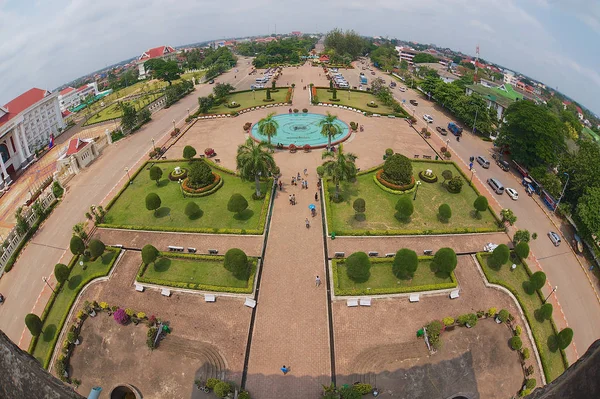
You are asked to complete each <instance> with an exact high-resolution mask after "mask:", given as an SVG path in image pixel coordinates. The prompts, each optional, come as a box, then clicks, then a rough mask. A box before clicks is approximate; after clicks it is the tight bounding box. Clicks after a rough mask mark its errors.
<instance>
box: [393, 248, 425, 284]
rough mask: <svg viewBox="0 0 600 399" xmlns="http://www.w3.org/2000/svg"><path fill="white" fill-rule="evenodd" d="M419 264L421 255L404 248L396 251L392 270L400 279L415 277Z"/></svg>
mask: <svg viewBox="0 0 600 399" xmlns="http://www.w3.org/2000/svg"><path fill="white" fill-rule="evenodd" d="M418 266H419V257H418V256H417V253H416V252H415V251H412V250H410V249H407V248H402V249H401V250H399V251H398V252H396V256H395V257H394V262H393V263H392V272H393V273H394V276H396V277H398V278H400V279H411V278H413V276H414V274H415V271H417V267H418Z"/></svg>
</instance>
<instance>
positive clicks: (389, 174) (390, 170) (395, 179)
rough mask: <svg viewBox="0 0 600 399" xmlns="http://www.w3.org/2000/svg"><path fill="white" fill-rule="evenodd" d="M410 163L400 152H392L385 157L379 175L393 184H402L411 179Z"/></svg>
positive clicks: (408, 182)
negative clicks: (381, 171)
mask: <svg viewBox="0 0 600 399" xmlns="http://www.w3.org/2000/svg"><path fill="white" fill-rule="evenodd" d="M412 173H413V170H412V163H411V162H410V159H408V158H407V157H405V156H404V155H402V154H393V155H392V156H390V157H388V158H386V160H385V163H384V164H383V173H382V174H381V177H382V178H383V179H384V180H386V181H388V182H390V183H392V184H395V185H399V186H404V185H407V184H410V183H411V181H412Z"/></svg>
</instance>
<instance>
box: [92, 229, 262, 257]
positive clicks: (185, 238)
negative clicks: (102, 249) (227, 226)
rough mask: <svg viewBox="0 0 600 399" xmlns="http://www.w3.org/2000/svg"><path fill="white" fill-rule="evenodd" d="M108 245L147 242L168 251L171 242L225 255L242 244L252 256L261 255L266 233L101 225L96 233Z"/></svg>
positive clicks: (129, 246) (143, 243)
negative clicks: (118, 227)
mask: <svg viewBox="0 0 600 399" xmlns="http://www.w3.org/2000/svg"><path fill="white" fill-rule="evenodd" d="M94 237H95V238H98V239H100V240H101V241H102V242H104V243H106V244H107V245H117V244H121V245H123V246H125V247H127V248H137V249H141V248H143V247H144V245H146V244H152V245H154V246H155V247H156V248H157V249H158V250H159V251H168V250H169V249H168V248H167V247H168V246H169V245H174V246H180V247H185V248H189V247H192V248H196V249H197V250H198V254H201V253H202V254H207V253H208V250H209V249H217V250H219V254H220V255H224V254H225V252H227V250H228V249H230V248H240V249H241V250H242V251H244V252H246V254H247V255H249V256H260V253H261V250H262V242H263V236H249V235H233V234H232V235H227V234H195V233H171V232H157V231H140V230H119V229H98V230H96V233H95V234H94Z"/></svg>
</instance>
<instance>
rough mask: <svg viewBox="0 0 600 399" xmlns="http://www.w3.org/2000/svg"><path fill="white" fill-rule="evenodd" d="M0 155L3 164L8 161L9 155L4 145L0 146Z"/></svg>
mask: <svg viewBox="0 0 600 399" xmlns="http://www.w3.org/2000/svg"><path fill="white" fill-rule="evenodd" d="M0 154H1V155H2V161H3V162H6V161H8V158H10V154H9V153H8V147H7V146H6V144H0Z"/></svg>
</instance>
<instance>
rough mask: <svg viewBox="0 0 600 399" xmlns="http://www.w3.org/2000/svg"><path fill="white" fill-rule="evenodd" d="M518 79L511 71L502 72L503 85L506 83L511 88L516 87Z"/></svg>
mask: <svg viewBox="0 0 600 399" xmlns="http://www.w3.org/2000/svg"><path fill="white" fill-rule="evenodd" d="M518 81H519V79H517V76H516V75H515V73H514V72H513V71H509V70H508V69H505V70H504V83H507V84H509V85H512V86H516V85H517V82H518Z"/></svg>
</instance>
